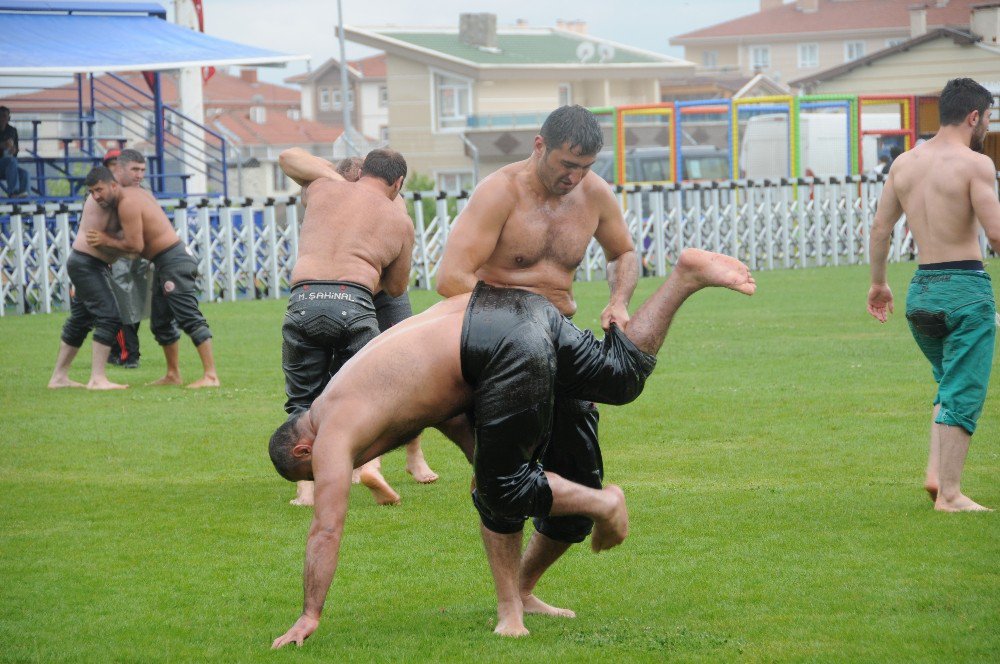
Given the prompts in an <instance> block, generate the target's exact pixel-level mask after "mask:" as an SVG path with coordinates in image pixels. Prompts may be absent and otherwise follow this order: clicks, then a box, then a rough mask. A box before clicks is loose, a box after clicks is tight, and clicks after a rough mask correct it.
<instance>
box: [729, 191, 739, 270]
mask: <svg viewBox="0 0 1000 664" xmlns="http://www.w3.org/2000/svg"><path fill="white" fill-rule="evenodd" d="M729 186H730V189H729V195H730V199H729V255H730V256H732V257H733V258H736V259H739V257H740V189H739V185H738V184H737V183H736V182H735V181H733V182H730V183H729Z"/></svg>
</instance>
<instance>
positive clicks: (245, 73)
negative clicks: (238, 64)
mask: <svg viewBox="0 0 1000 664" xmlns="http://www.w3.org/2000/svg"><path fill="white" fill-rule="evenodd" d="M240 80H241V81H243V82H244V83H256V82H257V70H256V69H241V70H240Z"/></svg>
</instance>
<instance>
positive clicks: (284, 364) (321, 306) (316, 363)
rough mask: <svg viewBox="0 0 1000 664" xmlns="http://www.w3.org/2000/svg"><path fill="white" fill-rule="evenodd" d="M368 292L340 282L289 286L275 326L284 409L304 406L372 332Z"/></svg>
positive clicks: (373, 321) (372, 307)
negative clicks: (281, 320) (278, 332)
mask: <svg viewBox="0 0 1000 664" xmlns="http://www.w3.org/2000/svg"><path fill="white" fill-rule="evenodd" d="M378 332H379V330H378V322H377V320H376V318H375V305H374V303H373V302H372V294H371V291H370V290H368V289H367V288H365V287H364V286H359V285H358V284H354V283H350V282H346V281H303V282H299V283H297V284H295V285H294V286H293V287H292V293H291V295H290V296H289V297H288V309H287V311H286V312H285V322H284V323H283V324H282V326H281V338H282V344H281V369H282V371H284V373H285V394H286V396H287V397H288V400H287V401H286V402H285V412H287V413H288V414H290V415H291V414H293V413H297V412H300V411H303V410H307V409H308V408H309V406H310V405H311V404H312V402H313V400H315V399H316V397H318V396H319V395H320V393H322V392H323V388H325V387H326V384H327V383H328V382H330V377H331V376H332V375H333V374H334V373H336V372H337V370H338V369H340V367H341V366H343V364H344V363H345V362H347V361H348V360H349V359H351V358H352V357H354V356H355V355H356V354H357V353H358V351H360V350H361V349H362V348H363V347H364V346H365V344H367V343H368V342H369V341H371V340H372V339H374V338H375V337H376V336H378Z"/></svg>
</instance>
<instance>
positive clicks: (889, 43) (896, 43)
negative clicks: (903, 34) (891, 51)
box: [885, 38, 906, 48]
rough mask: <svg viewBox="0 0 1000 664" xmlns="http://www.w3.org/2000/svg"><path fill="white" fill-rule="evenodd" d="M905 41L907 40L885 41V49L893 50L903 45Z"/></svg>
mask: <svg viewBox="0 0 1000 664" xmlns="http://www.w3.org/2000/svg"><path fill="white" fill-rule="evenodd" d="M905 41H906V40H905V39H902V38H899V39H886V40H885V47H886V48H892V47H893V46H899V45H900V44H902V43H903V42H905Z"/></svg>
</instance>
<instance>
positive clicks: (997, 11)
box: [969, 3, 1000, 46]
mask: <svg viewBox="0 0 1000 664" xmlns="http://www.w3.org/2000/svg"><path fill="white" fill-rule="evenodd" d="M969 30H970V31H971V32H972V34H974V35H977V36H979V37H982V38H983V43H984V44H986V45H988V46H998V45H1000V4H997V3H993V4H991V5H980V6H979V7H973V8H972V18H971V19H969Z"/></svg>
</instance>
